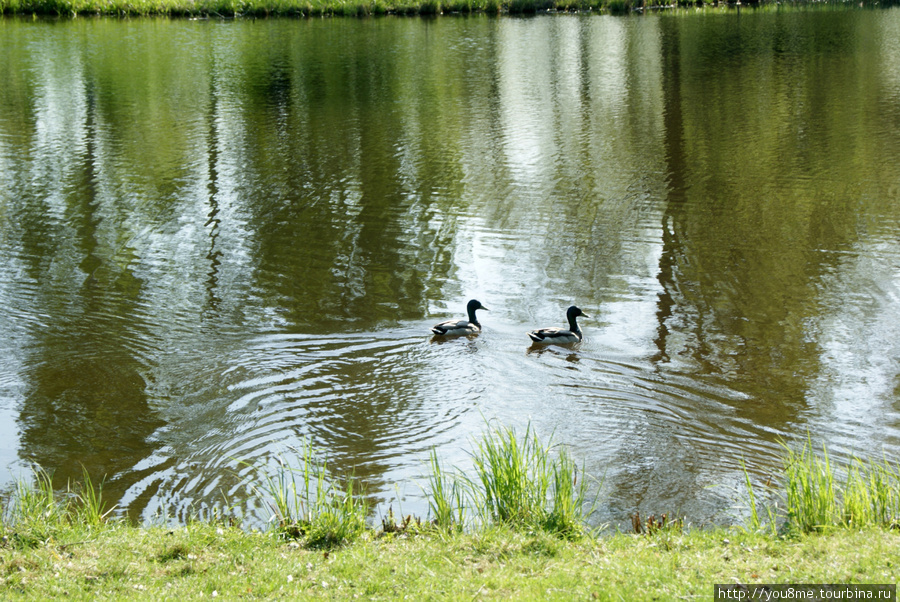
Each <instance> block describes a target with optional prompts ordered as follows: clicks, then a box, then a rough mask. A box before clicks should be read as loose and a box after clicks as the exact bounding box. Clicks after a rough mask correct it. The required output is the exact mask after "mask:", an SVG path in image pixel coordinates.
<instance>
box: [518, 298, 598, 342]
mask: <svg viewBox="0 0 900 602" xmlns="http://www.w3.org/2000/svg"><path fill="white" fill-rule="evenodd" d="M578 316H583V317H585V318H590V316H589V315H587V314H586V313H584V312H583V311H581V309H580V308H578V307H576V306H574V305H573V306H571V307H569V309H567V310H566V318H567V319H568V321H569V328H567V329H566V328H557V327H555V326H553V327H549V328H538V329H537V330H532V331H531V332H529V333H528V336H529V337H530V338H531V340H532V342H533V343H534V344H537V345H548V344H553V343H580V342H581V339H582V338H583V336H584V335H582V334H581V328H580V327H579V326H578V321H577V320H576V318H578Z"/></svg>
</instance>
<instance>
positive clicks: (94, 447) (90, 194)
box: [19, 82, 161, 500]
mask: <svg viewBox="0 0 900 602" xmlns="http://www.w3.org/2000/svg"><path fill="white" fill-rule="evenodd" d="M96 113H97V103H96V99H95V94H94V89H93V83H91V82H89V83H88V84H87V85H86V90H85V122H84V127H83V140H81V141H80V142H81V143H82V145H81V149H82V150H81V152H80V153H79V155H78V157H77V164H78V165H79V169H77V170H74V172H73V176H72V178H71V181H69V182H67V185H68V190H69V194H68V196H67V197H66V203H67V207H66V217H67V219H68V224H66V225H62V224H52V223H49V222H48V221H46V216H43V217H44V219H42V217H41V216H35V219H34V220H33V221H31V222H30V223H31V225H32V227H34V228H36V230H34V231H29V232H24V233H23V235H24V237H25V239H40V238H41V237H43V236H48V237H50V238H51V239H56V240H57V241H58V242H59V243H62V241H63V240H64V237H66V236H67V235H68V234H69V230H70V228H71V229H72V230H74V242H75V247H74V248H71V247H69V246H68V245H67V244H59V245H58V246H57V247H56V248H55V249H54V251H53V252H52V253H51V254H50V255H49V256H48V255H47V254H43V255H29V256H28V259H29V260H33V261H39V262H46V261H48V260H49V261H53V262H59V263H61V264H63V265H70V264H77V265H78V266H79V268H80V270H81V273H82V277H83V280H82V281H81V284H80V286H78V285H77V283H76V282H75V281H72V282H71V283H66V282H59V281H55V280H54V278H53V277H52V276H51V275H50V274H48V273H46V272H44V271H43V270H42V269H41V268H40V267H39V266H38V265H34V266H33V267H34V269H35V271H36V272H37V273H40V274H41V276H40V279H39V280H40V281H41V285H40V286H39V287H38V288H37V290H36V292H35V299H34V309H33V311H35V312H39V313H41V314H42V315H43V316H44V317H43V321H44V324H43V327H42V328H40V329H35V330H34V331H33V332H32V337H33V338H34V339H35V344H34V345H33V350H32V351H31V353H32V356H33V357H32V358H31V359H30V360H29V362H28V363H29V365H30V366H32V368H31V369H30V370H29V371H28V376H27V379H28V388H27V393H26V395H25V399H24V401H23V405H22V409H21V411H20V414H19V427H20V431H21V436H20V444H21V450H20V457H21V458H22V459H23V460H25V461H26V462H32V463H35V464H38V465H40V466H42V467H45V468H46V469H48V470H49V471H51V472H52V473H53V475H54V481H55V484H56V485H57V486H64V485H65V483H66V481H67V480H70V479H71V480H75V481H79V480H81V477H82V467H85V468H87V470H88V472H89V474H90V476H91V478H92V479H93V480H94V482H96V483H100V482H101V480H102V479H104V478H109V479H111V481H109V482H108V484H107V485H106V491H107V494H106V499H108V500H109V499H111V500H116V499H118V497H119V496H120V495H121V494H122V492H123V491H124V490H125V489H126V488H127V486H128V483H129V482H131V481H133V480H134V479H135V475H134V474H133V472H132V470H133V468H134V466H135V465H136V464H137V463H138V461H139V460H141V459H142V458H144V457H146V455H147V454H148V452H149V449H150V445H148V443H147V438H148V437H149V435H150V434H151V433H152V432H153V431H154V430H155V429H156V428H157V427H158V426H160V424H161V421H160V420H159V419H158V418H157V417H156V416H155V415H154V413H153V412H151V411H150V409H149V408H148V405H147V398H146V395H145V382H144V377H143V373H144V372H145V366H144V365H143V364H142V361H141V357H140V352H139V350H137V349H136V348H135V347H136V346H140V339H141V337H142V336H143V334H144V333H139V332H135V331H134V329H135V328H136V327H137V328H139V326H137V325H139V324H140V322H141V317H140V315H139V310H138V297H139V294H140V291H141V285H142V283H141V280H140V279H139V278H137V277H136V276H135V275H134V273H133V272H132V271H131V269H129V267H128V266H127V265H126V266H125V267H124V268H122V269H119V267H118V266H117V265H116V263H117V261H116V260H121V259H122V257H121V256H120V257H110V256H105V253H107V252H108V251H109V249H105V248H100V243H99V241H98V230H99V229H100V228H101V227H102V226H106V227H109V226H108V225H105V224H103V220H104V213H105V211H104V210H105V207H103V204H104V203H105V202H107V201H108V197H107V198H106V199H105V200H104V198H103V197H104V194H103V192H101V191H100V190H99V189H98V187H99V181H100V178H99V174H98V172H97V169H96V167H97V164H98V162H99V158H98V156H97V153H96V151H97V140H96V138H97V135H98V126H97V123H96ZM37 205H38V206H40V205H39V204H37ZM118 251H119V252H120V253H121V254H122V255H127V254H128V253H130V252H131V251H130V250H128V249H125V248H122V249H119V250H118ZM70 253H71V254H70ZM76 280H77V279H76ZM122 474H124V475H128V476H127V477H126V478H125V479H124V480H119V479H118V478H117V477H118V475H122Z"/></svg>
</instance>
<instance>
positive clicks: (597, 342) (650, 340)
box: [0, 9, 900, 524]
mask: <svg viewBox="0 0 900 602" xmlns="http://www.w3.org/2000/svg"><path fill="white" fill-rule="evenodd" d="M898 65H900V10H898V9H886V10H877V11H874V10H841V11H836V10H812V11H804V10H768V11H760V12H752V11H746V10H741V11H740V12H738V11H730V12H721V13H720V12H715V13H698V14H689V13H678V14H660V15H649V16H645V17H631V18H617V17H606V16H602V17H601V16H587V15H581V16H574V15H554V16H540V17H534V18H522V19H519V18H487V17H468V18H462V17H459V18H457V17H447V18H440V19H437V20H419V19H412V18H403V19H400V18H384V19H368V20H355V19H331V20H261V21H255V20H247V21H229V22H220V21H187V20H174V21H171V20H155V19H141V20H134V21H116V20H105V19H96V20H95V19H78V20H73V21H38V22H32V21H31V20H17V19H4V20H0V81H3V85H2V86H0V107H2V109H0V441H2V443H0V465H2V466H3V469H4V472H3V473H2V476H3V478H2V479H0V480H2V481H4V482H6V483H10V482H11V481H12V480H13V479H15V478H16V477H17V476H20V475H22V474H27V473H26V471H27V467H28V466H29V465H31V464H32V463H37V464H39V465H41V466H43V467H45V468H47V469H49V470H52V471H54V472H55V475H56V477H57V478H58V479H59V482H60V483H64V482H65V479H67V478H78V477H80V474H81V467H82V465H83V466H84V467H86V468H87V470H88V471H89V473H90V474H91V475H92V476H93V477H94V478H95V479H97V480H99V479H100V478H102V477H103V476H104V475H106V477H107V483H106V486H105V487H106V489H105V492H106V495H107V496H108V497H109V498H110V499H111V500H115V501H118V502H119V504H120V505H121V506H122V507H123V508H125V509H127V510H128V511H129V512H130V513H131V514H132V515H133V516H137V517H142V518H144V519H147V520H149V519H152V518H153V517H155V516H158V515H166V516H170V517H172V518H174V519H176V520H183V519H185V518H186V517H187V516H189V514H190V513H192V512H198V513H200V514H201V515H202V514H204V513H207V512H209V511H211V510H212V509H214V508H218V509H222V508H226V507H233V508H235V509H236V511H238V512H241V513H244V514H245V517H246V518H247V519H248V520H250V521H251V522H253V521H262V520H264V519H265V518H266V512H265V510H263V509H262V508H261V507H260V505H259V503H258V501H256V500H254V499H253V498H252V496H250V494H249V491H248V488H247V486H246V483H245V479H246V477H247V476H248V475H249V474H250V471H249V469H248V468H247V467H246V466H245V465H243V464H241V462H246V463H250V464H255V465H257V466H260V467H269V468H271V469H272V470H274V469H275V467H276V466H277V460H278V458H279V457H282V458H287V459H291V458H292V456H293V454H294V452H293V451H292V450H293V449H295V448H297V447H299V446H301V445H302V444H303V442H304V441H305V440H307V438H308V439H310V440H312V441H313V443H314V444H315V445H316V446H318V447H319V448H321V449H322V450H325V452H326V453H327V455H328V458H329V460H330V462H331V464H332V466H334V467H335V468H336V469H338V470H342V471H353V472H354V473H355V474H356V475H357V476H359V477H361V478H362V479H364V481H365V483H366V486H367V491H368V492H369V495H370V496H371V498H372V501H373V502H374V503H376V504H379V508H381V509H382V510H379V511H383V509H384V508H385V507H386V506H388V505H393V506H394V507H395V509H396V507H397V506H398V505H399V506H400V507H401V508H402V511H403V512H415V513H418V514H420V515H424V514H426V513H427V506H426V505H425V504H424V503H423V501H422V493H421V489H420V485H424V474H425V471H426V469H425V462H426V460H427V457H428V453H429V451H430V450H431V449H432V448H436V449H437V451H438V454H439V456H440V457H441V458H442V459H443V460H444V461H445V462H446V464H448V465H454V464H455V465H459V466H460V467H462V468H465V467H466V466H467V463H468V459H469V456H468V454H469V452H470V451H471V450H472V449H473V447H474V446H473V442H472V441H473V438H476V437H478V436H480V433H481V432H482V431H483V430H484V429H485V422H486V421H491V423H492V424H499V425H508V426H513V427H515V428H517V429H520V430H523V429H524V428H525V427H526V425H528V424H529V423H530V424H531V425H532V426H533V427H535V428H536V429H537V431H538V433H539V434H541V435H542V436H543V437H544V438H545V439H549V438H550V436H551V435H552V438H553V441H555V442H557V443H560V444H565V445H568V446H570V448H571V451H572V453H573V455H574V456H575V457H576V458H577V459H579V460H580V461H581V460H583V461H584V462H585V465H586V468H587V470H588V472H589V473H591V474H593V475H595V476H597V477H600V476H603V477H604V484H603V489H602V495H603V497H602V503H601V504H600V506H599V511H598V513H597V515H596V517H595V520H596V521H598V522H599V521H614V522H616V521H621V522H627V521H628V517H629V516H630V514H631V513H633V512H634V511H636V510H639V511H641V512H642V513H643V514H649V513H657V514H658V513H661V512H672V511H675V512H681V513H684V514H686V515H687V516H688V519H689V520H690V521H692V522H693V523H694V524H705V523H708V522H717V523H723V522H728V521H731V520H735V519H738V518H739V516H740V512H739V511H737V510H735V509H734V506H735V501H736V500H737V498H738V497H739V491H740V487H741V483H742V480H743V476H742V473H741V472H740V460H741V459H744V460H745V461H746V463H747V465H748V467H749V469H750V471H751V473H752V474H753V477H754V479H756V480H758V481H759V482H763V481H765V480H766V479H767V478H768V477H769V476H770V475H771V474H773V471H776V470H777V468H778V466H779V459H778V458H779V443H778V442H779V441H780V440H782V439H784V440H786V441H788V442H792V441H801V440H803V439H805V438H806V437H807V434H809V436H811V437H812V438H813V440H814V441H815V442H816V444H817V445H818V444H822V443H824V444H827V445H828V446H829V449H830V451H831V452H832V454H833V457H834V458H835V459H837V461H842V460H846V458H847V457H848V456H849V454H851V453H857V454H861V455H875V456H879V457H880V456H881V454H882V453H885V454H887V456H888V457H889V458H893V459H896V458H897V456H898V451H900V440H898V433H900V430H898V425H900V412H898V411H900V401H898V394H897V393H898V386H900V379H898V374H900V360H898V358H900V353H898V352H900V349H898V347H900V325H898V324H900V321H898V317H900V252H898V246H897V240H898V235H900V170H898V169H897V157H898V156H900V67H898ZM472 297H475V298H478V299H480V300H481V301H482V302H483V303H484V304H485V305H486V306H487V307H489V308H491V311H490V312H487V313H482V314H481V317H482V323H483V324H484V326H485V331H484V332H483V333H482V334H481V335H480V336H478V337H475V338H472V339H466V338H463V339H456V340H452V341H446V342H433V341H431V340H430V337H429V326H430V325H431V324H432V323H435V322H437V321H440V320H443V319H447V318H450V317H461V316H462V312H463V311H464V306H465V303H466V301H467V300H468V299H469V298H472ZM573 303H575V304H578V305H579V306H580V307H582V308H583V309H584V310H585V311H586V312H587V313H588V314H591V316H592V318H591V319H589V320H583V321H582V325H583V328H584V330H585V333H586V339H585V341H584V342H583V343H582V344H581V345H580V346H577V347H575V348H560V347H554V348H549V349H546V350H543V351H538V350H534V349H531V348H530V347H529V341H528V339H527V337H526V336H525V331H526V330H528V329H530V328H533V327H536V326H547V325H562V324H563V322H564V312H565V308H566V307H567V306H568V305H570V304H573Z"/></svg>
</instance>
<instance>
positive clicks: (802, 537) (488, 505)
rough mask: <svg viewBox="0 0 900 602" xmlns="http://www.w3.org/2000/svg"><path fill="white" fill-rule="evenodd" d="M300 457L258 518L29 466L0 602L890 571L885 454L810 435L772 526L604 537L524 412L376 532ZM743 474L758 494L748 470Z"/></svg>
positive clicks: (799, 579)
mask: <svg viewBox="0 0 900 602" xmlns="http://www.w3.org/2000/svg"><path fill="white" fill-rule="evenodd" d="M297 463H298V466H290V465H289V464H288V463H287V462H284V461H283V462H282V463H281V465H280V467H279V468H278V469H277V470H276V471H275V473H274V474H271V475H267V473H266V472H265V471H263V472H260V471H256V472H255V473H254V476H253V477H252V478H254V479H258V480H259V483H261V484H260V485H259V486H258V487H257V488H256V490H257V494H258V495H259V496H260V497H261V498H262V499H263V500H264V502H265V503H266V504H267V505H268V506H269V507H270V508H271V510H272V515H273V517H274V520H273V521H272V523H271V528H270V529H269V531H268V532H265V533H261V532H258V531H246V530H242V529H239V528H235V527H233V526H231V524H232V523H231V521H228V520H224V519H221V517H220V519H219V520H215V519H214V520H209V521H189V522H188V524H186V525H185V526H183V527H178V528H167V527H165V526H160V525H151V526H133V525H130V524H129V523H127V522H126V521H124V520H121V519H112V518H110V511H109V510H107V509H106V508H105V505H104V503H103V499H102V487H101V486H96V487H95V486H94V485H93V484H92V482H91V480H90V478H89V477H88V475H87V473H86V472H85V474H84V477H83V480H84V482H83V483H81V484H72V483H67V484H66V486H65V488H64V489H62V490H57V489H54V486H53V479H52V477H51V475H50V474H49V473H47V472H45V471H42V470H39V469H38V470H35V472H34V474H33V480H32V481H25V480H23V481H21V482H19V483H18V484H17V487H16V488H15V490H14V491H12V492H11V493H10V494H9V495H8V496H7V497H6V498H5V499H3V500H2V514H0V516H2V521H0V599H21V600H46V599H56V598H63V597H65V598H67V599H74V600H95V599H98V598H99V599H116V600H122V599H140V600H147V599H150V600H157V599H159V600H162V599H184V600H194V599H201V598H204V599H205V598H209V597H212V596H215V597H219V598H221V599H225V600H231V599H248V598H249V599H272V598H285V599H297V598H299V599H321V598H326V599H340V600H343V599H353V598H365V599H403V598H409V599H417V600H418V599H435V600H443V599H446V600H460V599H474V598H479V599H482V598H484V599H497V600H501V599H502V600H506V599H523V600H538V599H540V600H545V599H550V600H553V599H558V600H571V599H590V600H594V599H597V600H651V599H660V600H672V599H692V598H697V599H709V598H710V597H711V595H712V587H713V584H715V583H733V582H736V581H737V582H745V583H896V582H897V581H898V577H900V562H898V561H897V560H896V559H897V558H900V529H898V528H897V527H898V525H897V521H896V516H897V512H898V499H900V498H898V490H900V472H898V469H897V466H896V465H894V464H891V463H889V462H887V461H880V462H869V461H861V460H858V459H853V461H852V462H851V463H850V465H849V466H848V467H847V468H846V469H845V470H843V471H839V470H836V468H835V467H833V466H832V464H831V462H830V460H829V458H828V454H827V451H826V450H825V449H824V448H823V450H822V453H821V454H815V453H813V448H812V444H811V442H810V441H809V440H807V442H806V445H805V446H803V447H801V448H800V449H792V448H789V447H787V446H785V448H784V481H783V490H782V491H781V492H780V494H779V497H778V500H777V501H775V502H773V503H770V505H769V506H768V510H769V514H768V516H769V519H770V521H772V524H771V525H766V524H765V521H764V520H763V519H762V518H761V515H760V514H759V513H758V512H756V510H754V511H753V512H754V513H753V514H751V518H750V524H749V525H747V526H745V527H740V528H730V529H726V528H716V529H704V530H698V529H690V528H688V526H686V525H685V524H684V522H683V521H682V520H669V519H668V518H667V515H662V517H660V518H657V517H655V516H651V517H649V518H647V519H646V521H643V520H641V519H640V517H639V516H638V515H635V516H634V517H632V519H633V521H634V523H635V525H637V526H635V527H634V530H635V531H636V533H635V534H626V533H621V532H616V533H606V534H604V535H603V536H600V537H597V536H595V534H594V533H592V532H589V531H587V530H585V529H584V528H583V520H584V519H585V517H586V516H587V514H589V511H590V507H589V506H587V505H586V498H587V493H588V492H587V489H586V488H585V485H584V483H585V479H584V477H583V471H581V473H579V472H578V471H576V469H575V467H576V464H575V462H574V461H573V460H572V459H571V457H570V456H569V455H568V454H567V453H566V452H565V449H564V448H557V447H554V446H551V445H547V444H543V443H542V442H541V441H540V439H539V438H538V437H537V436H536V435H535V433H534V432H533V430H532V429H531V428H530V427H529V428H528V429H526V432H525V434H524V435H523V436H519V435H517V434H516V432H515V431H514V430H512V429H502V428H501V429H492V430H488V432H486V433H485V434H484V435H483V436H482V438H481V440H480V441H476V442H475V451H474V452H473V463H474V464H475V465H476V467H477V468H476V473H477V474H476V476H474V477H472V478H471V479H468V480H467V479H465V478H464V477H463V476H462V475H461V474H460V473H459V472H447V471H446V469H445V468H444V467H443V465H442V464H441V463H440V460H439V458H438V456H437V454H436V453H435V452H432V453H431V456H430V460H429V467H430V476H429V480H428V483H427V484H426V486H425V487H423V490H424V491H425V494H426V496H427V497H428V499H429V504H430V514H431V516H430V519H431V520H430V521H422V520H420V519H415V518H413V517H406V518H405V519H401V521H400V522H399V523H398V522H397V521H396V520H395V518H394V515H393V511H389V513H388V515H387V516H386V517H384V518H383V519H382V521H381V525H382V528H381V529H380V530H379V529H376V528H375V527H368V528H366V527H365V526H364V523H363V522H362V521H364V518H365V505H364V504H363V503H362V501H361V500H362V496H361V495H360V492H359V490H358V486H357V485H356V484H354V483H355V481H354V480H353V479H347V478H344V479H341V478H338V477H337V476H336V475H334V474H332V473H331V472H329V471H328V469H327V466H326V464H325V462H324V461H322V460H321V459H320V458H319V456H318V455H317V454H315V453H314V452H313V450H312V448H311V447H310V446H309V445H307V446H305V447H304V448H303V449H302V450H299V451H298V453H297ZM579 474H581V475H582V476H579V477H578V478H576V475H579ZM745 474H746V471H745ZM101 485H102V483H101ZM747 487H748V491H749V495H750V497H749V500H748V501H749V502H750V503H751V504H752V505H753V507H754V508H756V505H757V504H759V503H760V501H759V500H758V499H757V498H756V497H755V494H754V493H753V487H752V485H751V480H750V478H749V476H748V477H747ZM829 496H830V497H829ZM779 504H781V505H780V506H779ZM778 508H782V510H778ZM469 511H471V512H472V513H473V514H472V515H468V514H467V512H469ZM472 519H474V520H472ZM776 520H778V521H779V522H780V526H781V528H780V530H778V531H776V530H774V528H773V527H774V522H775V521H776Z"/></svg>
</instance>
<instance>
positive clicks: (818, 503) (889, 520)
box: [742, 437, 900, 533]
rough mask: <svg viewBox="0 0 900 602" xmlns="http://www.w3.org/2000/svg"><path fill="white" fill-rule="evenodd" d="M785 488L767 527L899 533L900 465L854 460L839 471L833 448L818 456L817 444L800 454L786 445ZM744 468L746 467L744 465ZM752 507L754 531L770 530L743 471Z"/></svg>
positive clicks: (808, 441) (804, 447) (771, 510)
mask: <svg viewBox="0 0 900 602" xmlns="http://www.w3.org/2000/svg"><path fill="white" fill-rule="evenodd" d="M782 447H783V449H784V454H783V457H782V467H783V473H784V474H783V486H784V490H783V492H781V496H780V501H781V503H782V504H783V507H782V508H779V506H778V501H776V502H774V504H769V505H767V506H766V512H767V514H768V521H767V522H768V528H770V529H772V531H773V532H777V530H778V526H777V523H778V522H779V521H780V522H781V530H782V531H783V532H801V533H811V532H822V531H825V530H827V529H832V528H838V527H847V528H861V527H868V526H880V527H888V528H891V529H896V528H900V466H898V465H897V464H892V463H891V462H889V461H888V460H887V459H882V460H881V461H877V460H870V459H866V460H864V459H860V458H857V457H855V456H851V458H850V462H849V464H848V466H847V467H846V468H845V469H843V470H836V469H835V467H834V466H832V464H831V460H830V458H829V456H828V449H827V448H826V447H825V446H824V445H823V446H822V453H821V454H817V453H815V451H814V449H813V445H812V441H811V439H810V438H809V437H807V439H806V442H805V443H804V444H803V445H802V446H801V447H800V448H799V449H795V448H792V447H790V446H788V445H787V444H784V443H783V444H782ZM742 466H743V464H742ZM744 475H745V480H746V486H747V491H748V498H749V500H748V501H749V506H750V521H749V522H750V525H749V526H750V527H751V528H752V529H755V530H762V529H764V528H765V525H764V522H765V521H763V520H762V519H761V518H760V516H759V512H758V510H757V505H758V504H757V500H756V495H755V492H754V490H753V486H752V484H751V482H750V477H749V475H748V473H747V470H746V467H745V468H744Z"/></svg>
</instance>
